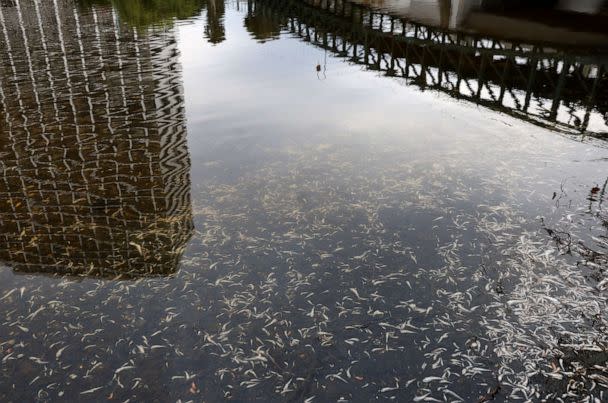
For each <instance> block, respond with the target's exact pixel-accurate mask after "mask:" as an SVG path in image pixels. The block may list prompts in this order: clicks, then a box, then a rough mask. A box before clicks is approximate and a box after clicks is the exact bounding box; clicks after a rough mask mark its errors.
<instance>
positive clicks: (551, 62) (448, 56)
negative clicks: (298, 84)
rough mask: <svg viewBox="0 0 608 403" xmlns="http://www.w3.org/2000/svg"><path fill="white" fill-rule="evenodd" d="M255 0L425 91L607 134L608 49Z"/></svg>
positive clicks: (297, 30)
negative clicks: (511, 38)
mask: <svg viewBox="0 0 608 403" xmlns="http://www.w3.org/2000/svg"><path fill="white" fill-rule="evenodd" d="M387 1H388V0H387ZM253 3H254V5H255V9H256V11H257V12H261V11H262V9H263V8H267V9H268V10H266V11H265V12H266V13H267V14H269V15H273V16H274V18H279V19H280V18H283V19H287V27H288V29H289V30H290V31H291V32H292V33H293V34H294V35H296V36H298V37H300V38H302V39H303V40H305V41H307V42H309V43H312V44H314V45H316V46H319V47H322V48H323V49H326V50H329V51H331V52H333V53H334V54H335V55H337V56H339V57H342V58H345V59H347V60H348V61H349V62H352V63H356V64H360V65H363V66H365V67H366V68H368V69H370V70H374V71H381V72H384V73H385V74H386V75H388V76H391V77H400V78H403V79H404V80H405V82H406V83H407V84H410V85H416V86H418V87H419V88H420V89H422V90H427V89H430V90H436V91H441V92H443V93H446V94H448V95H450V96H452V97H454V98H458V99H463V100H467V101H470V102H474V103H476V104H479V105H483V106H486V107H488V108H490V109H494V110H497V111H500V112H503V113H507V114H509V115H511V116H514V117H516V118H518V119H522V120H525V121H528V122H531V123H533V124H536V125H539V126H543V127H551V128H553V129H554V130H558V131H561V132H565V133H570V134H590V135H593V136H596V137H604V138H605V137H608V130H607V129H608V127H607V125H608V53H601V52H596V53H589V52H584V51H583V52H581V51H579V50H578V48H574V49H572V48H569V47H566V46H559V45H556V46H553V45H551V46H547V45H546V44H544V43H539V42H534V37H532V38H531V40H532V41H533V42H532V43H525V42H520V41H507V40H504V39H501V38H496V37H492V36H481V35H478V34H467V33H464V32H458V33H456V32H454V31H451V30H449V29H444V28H441V27H435V26H431V25H426V24H421V23H418V22H415V21H411V20H408V19H405V18H401V17H399V16H395V15H392V14H387V13H383V12H380V11H378V9H377V8H370V7H368V6H363V5H360V4H359V2H354V1H341V2H338V3H333V4H330V6H327V4H328V3H326V2H321V1H320V0H255V1H254V2H253Z"/></svg>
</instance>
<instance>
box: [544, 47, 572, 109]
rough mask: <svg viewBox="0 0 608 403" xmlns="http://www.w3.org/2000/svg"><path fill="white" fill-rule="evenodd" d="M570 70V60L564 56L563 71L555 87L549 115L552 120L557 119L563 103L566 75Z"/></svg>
mask: <svg viewBox="0 0 608 403" xmlns="http://www.w3.org/2000/svg"><path fill="white" fill-rule="evenodd" d="M569 70H570V61H568V60H566V58H564V59H563V60H562V71H561V73H560V75H559V80H558V81H557V86H556V87H555V93H554V94H553V102H552V104H551V115H550V117H549V118H550V119H551V120H555V118H556V117H557V110H558V109H559V104H560V103H561V96H562V91H563V90H564V84H565V83H566V76H567V75H568V71H569Z"/></svg>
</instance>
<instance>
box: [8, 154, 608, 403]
mask: <svg viewBox="0 0 608 403" xmlns="http://www.w3.org/2000/svg"><path fill="white" fill-rule="evenodd" d="M273 152H275V153H276V150H275V151H273ZM283 153H284V156H285V157H286V158H278V159H277V161H275V162H269V163H267V164H266V165H264V166H263V167H261V168H259V169H257V170H251V171H249V172H248V173H247V174H246V175H244V176H243V177H242V178H241V179H240V180H239V181H238V182H237V183H232V184H230V185H228V184H222V183H214V182H213V181H208V182H206V183H203V184H202V185H201V186H200V187H198V188H197V189H196V192H197V194H195V195H193V196H194V197H193V199H194V200H195V201H194V206H193V207H194V212H195V224H196V231H195V235H194V237H193V239H192V240H191V242H190V247H189V249H188V251H187V252H186V253H185V255H184V257H183V258H182V260H181V266H180V271H179V272H178V273H177V275H175V276H174V277H167V278H140V279H136V280H129V281H112V280H108V279H100V278H95V277H89V278H80V279H79V278H74V277H63V278H62V277H57V278H51V279H48V278H45V277H41V276H35V275H33V276H31V275H27V276H23V275H22V276H18V277H13V276H12V275H11V274H10V270H7V269H5V270H4V271H3V272H1V274H0V275H1V276H2V279H1V280H2V283H1V284H11V287H9V288H6V287H5V286H0V303H1V304H2V305H1V306H2V312H3V313H2V316H1V318H0V320H1V328H0V329H1V330H0V361H1V367H0V368H1V370H0V385H3V386H2V387H1V388H0V397H2V398H3V399H2V400H5V399H7V398H9V397H10V396H27V397H34V398H36V399H38V400H40V401H48V400H57V399H69V400H74V399H76V400H88V399H92V400H105V399H107V400H117V401H130V400H131V401H133V400H142V399H143V400H145V399H146V398H154V397H163V399H167V400H175V401H200V400H201V399H203V400H205V401H220V400H223V399H234V400H253V399H263V400H266V401H270V400H272V401H283V400H286V399H292V400H297V401H305V402H314V401H318V402H321V401H368V400H371V399H380V400H398V401H416V402H418V401H420V402H433V401H437V402H444V401H446V402H448V401H449V402H468V401H480V402H481V401H488V400H498V401H504V400H509V401H511V400H513V401H515V400H522V401H540V400H545V401H564V402H565V401H584V402H600V401H606V400H607V399H608V367H607V366H608V364H607V363H606V358H605V357H606V354H607V348H608V332H607V331H606V329H607V325H608V313H607V312H608V310H607V309H606V292H607V291H606V288H607V287H606V283H607V280H606V277H605V275H604V271H605V268H606V266H605V261H604V263H602V262H601V261H599V263H597V262H598V260H596V261H595V263H594V262H591V261H585V259H583V258H581V256H580V255H577V253H572V254H569V255H566V254H564V253H563V250H562V249H561V248H560V245H559V244H558V243H556V242H555V240H554V239H552V238H551V237H550V236H548V235H547V234H546V232H544V231H543V230H542V229H541V224H540V220H539V219H538V218H535V217H530V216H529V213H524V212H523V210H524V209H523V208H521V209H520V207H521V206H522V205H524V204H526V203H529V204H531V205H532V204H535V203H538V202H539V200H540V202H541V203H545V204H544V205H543V208H547V209H551V206H552V204H551V203H554V202H555V201H554V200H552V199H551V197H550V193H548V194H547V195H543V194H539V193H537V192H534V191H531V189H532V188H531V187H530V186H531V185H527V183H528V182H527V181H526V179H525V177H524V175H523V173H525V170H521V169H520V170H518V169H515V168H513V167H509V166H507V165H503V166H500V165H499V166H497V167H496V168H495V172H494V175H483V174H479V173H478V172H477V171H476V170H475V169H474V167H468V168H467V167H463V166H462V161H461V158H459V156H458V155H457V154H455V155H453V156H446V157H445V159H444V160H442V161H441V162H440V163H438V162H432V161H431V162H429V161H427V160H425V159H420V160H416V159H413V160H408V161H404V162H400V160H398V161H395V160H394V159H393V160H391V162H390V163H385V162H383V156H382V153H378V155H372V156H371V157H369V158H370V161H367V162H368V163H366V164H364V165H361V164H356V163H354V162H352V161H354V160H355V159H353V158H352V157H353V155H350V154H349V152H348V149H347V148H346V149H344V147H337V146H324V147H317V148H315V147H313V148H309V149H300V150H292V149H286V150H283ZM483 158H484V157H481V156H480V159H483ZM485 158H491V157H489V156H488V157H485ZM488 163H489V161H488ZM459 164H460V165H459ZM455 172H458V176H456V175H455V174H454V173H455ZM518 173H519V174H518ZM468 183H479V184H480V186H479V187H478V188H475V189H472V188H471V187H470V186H469V185H468ZM546 185H547V186H548V187H549V186H553V184H551V183H549V184H546ZM534 186H539V185H538V184H534ZM556 186H557V185H556ZM516 189H517V190H516ZM497 194H498V195H499V197H496V195H497ZM522 195H523V196H522ZM473 196H474V197H473ZM526 197H527V198H528V200H526ZM602 197H603V195H602ZM596 199H597V198H596ZM471 200H479V202H475V204H471V203H472V202H471ZM593 203H595V204H594V208H596V209H599V210H598V214H597V215H592V214H589V212H588V207H589V206H586V205H583V203H580V206H579V207H580V210H577V209H578V208H579V207H576V203H575V206H573V207H572V209H570V210H568V211H569V214H568V215H564V214H561V211H559V212H558V213H559V214H557V216H558V217H561V218H560V219H558V220H555V222H553V223H552V224H554V225H555V227H556V228H557V227H559V228H562V229H564V230H566V229H567V230H568V231H569V232H570V233H572V234H573V237H576V236H578V235H580V236H583V235H584V231H586V230H587V229H588V228H589V227H590V226H593V225H595V227H593V228H594V230H595V231H596V232H595V233H594V235H593V237H594V238H593V239H595V240H596V241H597V242H596V243H595V245H596V246H597V251H599V252H603V253H605V252H606V243H605V242H606V238H605V232H603V233H602V232H601V231H602V227H601V225H598V224H597V222H596V221H589V220H595V219H596V218H598V217H602V216H601V215H600V213H599V211H601V206H598V203H599V202H598V201H596V202H593ZM463 206H464V207H463ZM590 217H591V218H590ZM577 230H579V233H577ZM577 234H578V235H577ZM131 247H134V246H132V245H131ZM135 248H136V249H140V248H142V246H141V245H137V247H135ZM602 248H603V249H602ZM594 264H595V266H594ZM591 274H593V275H594V276H590V275H591ZM602 354H603V355H602ZM579 356H580V357H582V356H585V357H600V358H601V357H604V358H603V359H599V360H595V361H593V359H590V360H584V359H577V357H579ZM592 361H593V362H592ZM9 400H10V398H9Z"/></svg>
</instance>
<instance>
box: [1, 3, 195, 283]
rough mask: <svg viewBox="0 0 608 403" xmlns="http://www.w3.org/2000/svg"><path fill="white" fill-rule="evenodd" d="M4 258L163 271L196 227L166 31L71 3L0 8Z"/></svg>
mask: <svg viewBox="0 0 608 403" xmlns="http://www.w3.org/2000/svg"><path fill="white" fill-rule="evenodd" d="M0 28H1V32H0V37H1V38H2V39H1V40H0V105H1V107H2V111H1V112H0V125H1V126H0V129H1V130H0V132H2V133H3V135H2V136H1V137H0V167H1V170H2V177H0V259H1V260H2V261H4V262H5V263H6V264H8V265H10V266H11V267H13V269H14V270H16V271H25V272H51V273H68V274H70V273H71V274H91V275H93V274H94V275H105V276H116V275H124V276H150V275H166V274H171V273H173V272H174V271H175V270H176V268H177V265H178V261H179V258H180V256H181V254H182V252H183V250H184V248H185V245H186V243H187V241H188V239H189V238H190V236H191V232H192V230H193V227H192V211H191V201H190V178H189V175H190V160H189V154H188V148H187V143H186V126H185V115H184V109H183V90H182V86H181V72H180V69H181V68H180V64H179V60H178V50H177V43H176V38H175V30H174V29H173V28H171V27H166V28H165V29H163V30H160V31H158V32H153V31H146V30H142V31H141V32H140V31H138V30H137V29H136V28H135V27H132V26H129V25H126V24H124V23H122V22H121V21H120V17H119V15H118V13H117V12H116V10H115V8H113V7H111V6H109V5H103V4H102V5H99V4H96V5H93V6H91V7H90V8H86V9H84V10H83V9H82V8H77V7H75V5H74V3H73V2H72V1H70V0H49V1H42V0H20V1H17V0H16V1H14V2H13V3H12V4H5V3H3V5H2V7H0Z"/></svg>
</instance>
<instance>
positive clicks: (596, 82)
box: [581, 64, 605, 132]
mask: <svg viewBox="0 0 608 403" xmlns="http://www.w3.org/2000/svg"><path fill="white" fill-rule="evenodd" d="M604 67H605V66H604V65H603V64H600V65H598V66H597V73H596V76H595V79H594V80H593V86H592V87H591V94H589V98H588V99H587V107H586V108H585V117H584V118H583V123H582V124H581V132H584V131H585V130H587V126H589V115H590V114H591V110H592V109H593V103H594V101H595V95H596V94H597V87H598V86H599V83H600V79H601V78H602V75H603V74H604Z"/></svg>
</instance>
